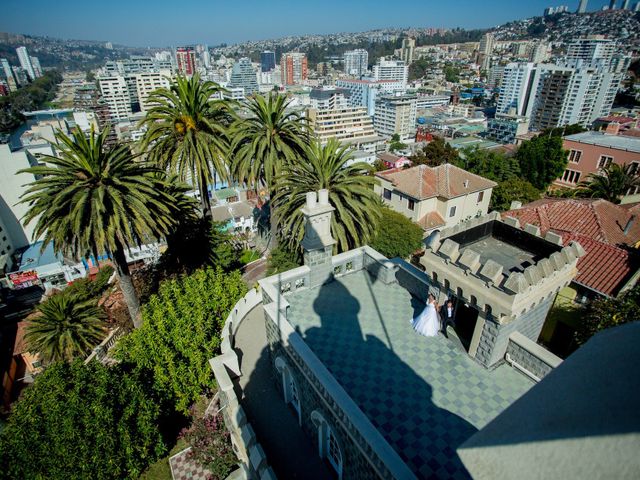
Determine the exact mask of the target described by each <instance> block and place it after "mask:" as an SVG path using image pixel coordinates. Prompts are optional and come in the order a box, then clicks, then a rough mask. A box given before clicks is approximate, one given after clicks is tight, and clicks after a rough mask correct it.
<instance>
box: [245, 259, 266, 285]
mask: <svg viewBox="0 0 640 480" xmlns="http://www.w3.org/2000/svg"><path fill="white" fill-rule="evenodd" d="M266 272H267V259H266V258H261V259H259V260H256V261H255V262H253V263H251V264H249V265H247V266H246V267H245V268H244V269H243V272H242V279H243V280H244V283H246V284H247V286H248V287H249V288H252V287H253V286H254V285H255V284H256V282H257V281H258V280H262V279H263V278H264V277H265V275H266Z"/></svg>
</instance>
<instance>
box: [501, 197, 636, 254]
mask: <svg viewBox="0 0 640 480" xmlns="http://www.w3.org/2000/svg"><path fill="white" fill-rule="evenodd" d="M638 214H640V208H639V209H635V208H634V207H633V206H621V205H615V204H613V203H611V202H607V201H606V200H601V199H598V200H590V199H585V200H576V199H564V198H545V199H542V200H536V201H535V202H532V203H529V204H527V205H525V206H524V207H522V208H519V209H517V210H510V211H508V212H506V213H505V214H504V215H506V216H508V217H514V218H517V219H518V220H520V224H521V225H523V226H524V225H525V224H527V223H531V224H533V225H537V226H539V227H540V229H541V230H542V232H543V233H545V232H546V231H547V230H549V229H552V230H557V231H561V232H573V233H578V234H581V235H585V236H587V237H589V238H592V239H594V240H598V241H601V242H605V243H608V244H611V245H635V244H636V243H637V242H638V241H640V215H638ZM634 215H635V218H633V219H632V217H633V216H634ZM630 220H632V224H631V228H630V229H629V231H628V232H627V234H625V233H624V230H625V227H626V226H627V223H628V222H629V221H630Z"/></svg>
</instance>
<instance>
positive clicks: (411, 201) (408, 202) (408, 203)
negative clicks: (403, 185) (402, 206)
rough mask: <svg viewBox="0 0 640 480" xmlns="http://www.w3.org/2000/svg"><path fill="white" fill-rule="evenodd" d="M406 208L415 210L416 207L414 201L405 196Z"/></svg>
mask: <svg viewBox="0 0 640 480" xmlns="http://www.w3.org/2000/svg"><path fill="white" fill-rule="evenodd" d="M407 208H408V209H409V210H415V208H416V202H414V201H413V200H411V199H410V198H407Z"/></svg>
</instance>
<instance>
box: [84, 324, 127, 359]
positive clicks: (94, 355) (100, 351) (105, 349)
mask: <svg viewBox="0 0 640 480" xmlns="http://www.w3.org/2000/svg"><path fill="white" fill-rule="evenodd" d="M124 334H125V331H124V330H123V329H122V328H120V327H116V328H114V329H113V330H111V332H109V335H107V338H105V339H104V340H103V341H102V342H100V345H98V346H97V347H95V348H94V349H93V351H92V352H91V354H90V355H89V356H88V357H87V358H86V359H85V361H84V363H85V365H86V364H87V363H89V362H90V361H91V360H94V359H95V360H98V361H99V362H101V363H106V359H107V354H108V353H109V350H111V348H112V347H113V346H114V345H115V344H116V342H117V341H118V339H119V338H120V337H122V336H123V335H124Z"/></svg>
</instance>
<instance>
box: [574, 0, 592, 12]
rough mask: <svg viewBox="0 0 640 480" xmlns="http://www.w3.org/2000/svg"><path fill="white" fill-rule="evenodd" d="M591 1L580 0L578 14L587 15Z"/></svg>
mask: <svg viewBox="0 0 640 480" xmlns="http://www.w3.org/2000/svg"><path fill="white" fill-rule="evenodd" d="M588 2H589V0H580V5H578V10H577V11H576V13H585V12H586V11H587V3H588Z"/></svg>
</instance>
